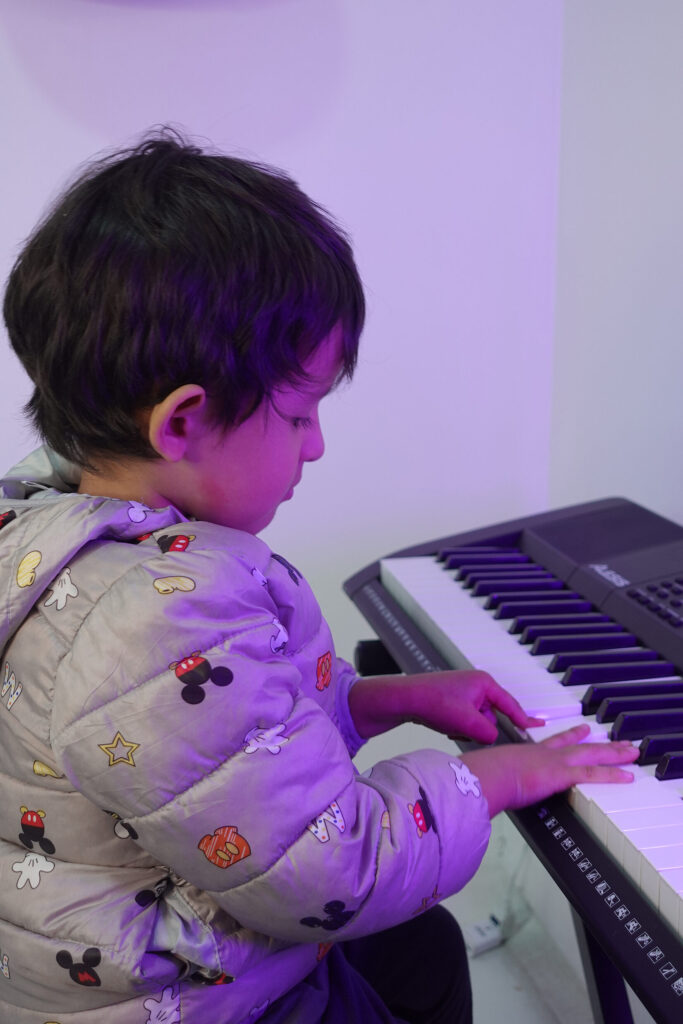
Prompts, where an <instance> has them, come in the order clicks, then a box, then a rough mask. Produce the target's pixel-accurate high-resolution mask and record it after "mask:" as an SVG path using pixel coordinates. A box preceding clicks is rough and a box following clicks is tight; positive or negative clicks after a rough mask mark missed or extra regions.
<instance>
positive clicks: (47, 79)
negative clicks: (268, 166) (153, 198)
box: [3, 0, 348, 155]
mask: <svg viewBox="0 0 683 1024" xmlns="http://www.w3.org/2000/svg"><path fill="white" fill-rule="evenodd" d="M342 7H343V4H342V3H341V0H326V2H325V3H324V4H320V3H318V2H316V0H50V3H45V2H44V0H22V3H21V4H8V5H7V6H6V9H5V12H4V14H3V21H4V31H5V36H6V40H7V42H8V44H9V47H10V48H11V49H12V51H13V52H14V54H15V56H16V59H17V62H18V64H19V66H20V68H21V71H22V72H23V74H24V75H25V76H26V78H27V79H28V82H29V87H30V91H31V92H32V91H34V90H35V89H37V90H39V91H40V93H41V95H42V99H43V101H44V103H45V104H46V105H47V106H48V107H52V108H55V109H56V110H57V111H58V112H59V115H60V117H66V118H69V119H73V120H74V121H75V122H76V123H78V124H80V125H82V126H84V127H86V128H87V129H88V130H89V131H92V130H94V132H95V134H96V136H97V137H102V136H104V137H106V138H110V139H117V140H122V139H125V138H128V137H129V136H130V134H131V129H133V130H134V131H138V130H140V129H142V128H144V127H146V126H147V125H150V124H156V123H159V122H161V121H169V122H172V123H175V124H179V125H185V126H187V128H188V130H189V131H204V132H207V133H209V134H210V135H211V137H212V138H214V139H215V140H216V141H220V142H221V143H222V144H226V143H227V145H231V142H232V140H235V141H236V142H238V144H239V145H242V146H245V147H249V149H250V151H253V152H256V153H260V152H263V153H266V152H269V151H272V149H273V144H274V142H276V141H277V140H278V139H281V138H282V139H287V140H291V139H292V138H296V137H298V136H300V135H301V134H305V135H308V134H310V133H312V132H315V131H316V129H317V127H318V126H319V125H320V124H321V123H322V122H324V121H326V120H328V119H329V112H330V109H331V108H334V107H335V104H336V98H337V93H338V91H339V88H340V81H341V77H342V75H343V74H344V73H346V74H348V61H345V60H344V57H345V50H346V46H347V43H346V39H345V32H344V25H343V17H342V14H341V8H342ZM245 155H251V153H250V152H248V153H246V154H245Z"/></svg>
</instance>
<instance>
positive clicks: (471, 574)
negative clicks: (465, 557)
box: [454, 565, 557, 589]
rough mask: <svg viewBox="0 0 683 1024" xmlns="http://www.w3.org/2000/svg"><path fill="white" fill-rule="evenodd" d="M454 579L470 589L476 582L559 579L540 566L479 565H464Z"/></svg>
mask: <svg viewBox="0 0 683 1024" xmlns="http://www.w3.org/2000/svg"><path fill="white" fill-rule="evenodd" d="M454 579H455V580H456V581H457V582H458V583H462V585H463V586H464V587H465V588H466V589H469V587H470V584H471V583H472V582H473V581H476V580H495V579H499V580H502V579H505V580H529V579H557V577H556V576H554V575H553V573H551V572H549V571H548V570H547V569H542V568H541V566H540V565H516V566H505V567H504V568H501V567H500V566H495V565H484V566H481V565H478V566H476V567H475V568H472V566H471V565H470V566H467V565H463V566H461V567H460V568H459V569H458V570H457V572H456V574H455V576H454Z"/></svg>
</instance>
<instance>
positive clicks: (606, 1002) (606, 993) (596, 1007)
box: [571, 907, 633, 1024]
mask: <svg viewBox="0 0 683 1024" xmlns="http://www.w3.org/2000/svg"><path fill="white" fill-rule="evenodd" d="M571 912H572V920H573V921H574V929H575V931H576V938H577V939H578V942H579V952H580V954H581V963H582V964H583V972H584V975H585V978H586V985H587V988H588V998H589V999H590V1004H591V1009H592V1010H593V1019H594V1021H595V1024H633V1015H632V1014H631V1007H630V1005H629V1001H628V995H627V992H626V985H625V983H624V979H623V978H622V976H621V974H620V973H619V971H618V970H617V969H616V967H615V966H614V964H613V963H612V961H611V960H610V959H609V957H608V956H607V955H606V954H605V953H604V951H603V949H602V947H601V946H599V945H598V944H597V942H596V941H595V939H594V938H593V936H592V935H591V933H590V931H589V930H588V928H586V926H585V925H584V922H583V919H582V918H581V917H580V915H579V914H577V913H576V911H575V910H574V908H573V907H572V908H571Z"/></svg>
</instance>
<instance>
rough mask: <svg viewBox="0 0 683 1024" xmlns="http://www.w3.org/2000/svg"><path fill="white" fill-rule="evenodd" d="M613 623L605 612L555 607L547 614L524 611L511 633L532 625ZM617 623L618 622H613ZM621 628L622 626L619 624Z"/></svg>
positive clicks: (521, 631)
mask: <svg viewBox="0 0 683 1024" xmlns="http://www.w3.org/2000/svg"><path fill="white" fill-rule="evenodd" d="M494 618H502V616H500V615H496V616H494ZM608 622H609V623H611V622H612V620H611V619H610V617H609V615H605V614H604V613H603V612H592V611H584V612H573V613H571V612H569V613H567V612H560V611H559V609H558V608H555V614H553V615H546V614H544V613H542V612H541V613H540V614H534V613H531V614H529V615H527V614H525V613H523V614H521V615H518V616H517V618H515V619H514V621H513V622H512V623H511V624H510V629H509V632H510V633H523V632H524V630H526V629H528V628H529V627H530V626H562V627H564V626H578V627H580V628H581V629H583V627H584V625H586V624H605V623H608ZM613 625H616V623H613ZM618 628H619V629H621V626H618Z"/></svg>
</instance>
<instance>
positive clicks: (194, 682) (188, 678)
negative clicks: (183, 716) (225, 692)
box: [169, 651, 233, 704]
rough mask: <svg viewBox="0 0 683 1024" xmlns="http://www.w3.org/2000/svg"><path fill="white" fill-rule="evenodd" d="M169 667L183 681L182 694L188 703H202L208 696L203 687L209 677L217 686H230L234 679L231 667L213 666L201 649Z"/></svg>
mask: <svg viewBox="0 0 683 1024" xmlns="http://www.w3.org/2000/svg"><path fill="white" fill-rule="evenodd" d="M169 668H172V669H173V670H174V671H175V674H176V678H177V679H179V680H180V682H181V683H183V689H182V691H181V693H180V696H181V697H182V698H183V700H184V701H185V702H186V704H201V702H202V701H203V700H204V698H205V696H206V693H205V691H204V690H203V689H202V687H203V685H204V683H206V682H207V681H208V680H209V679H210V680H211V682H212V683H213V684H214V685H215V686H229V684H230V683H231V682H232V680H233V674H232V672H231V671H230V669H229V668H226V667H225V666H224V665H218V666H217V667H216V668H212V666H211V665H210V664H209V661H208V660H207V659H206V658H202V657H201V655H200V654H199V651H194V652H193V653H192V654H191V655H189V657H187V658H183V660H182V661H174V662H173V663H172V664H171V665H169Z"/></svg>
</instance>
